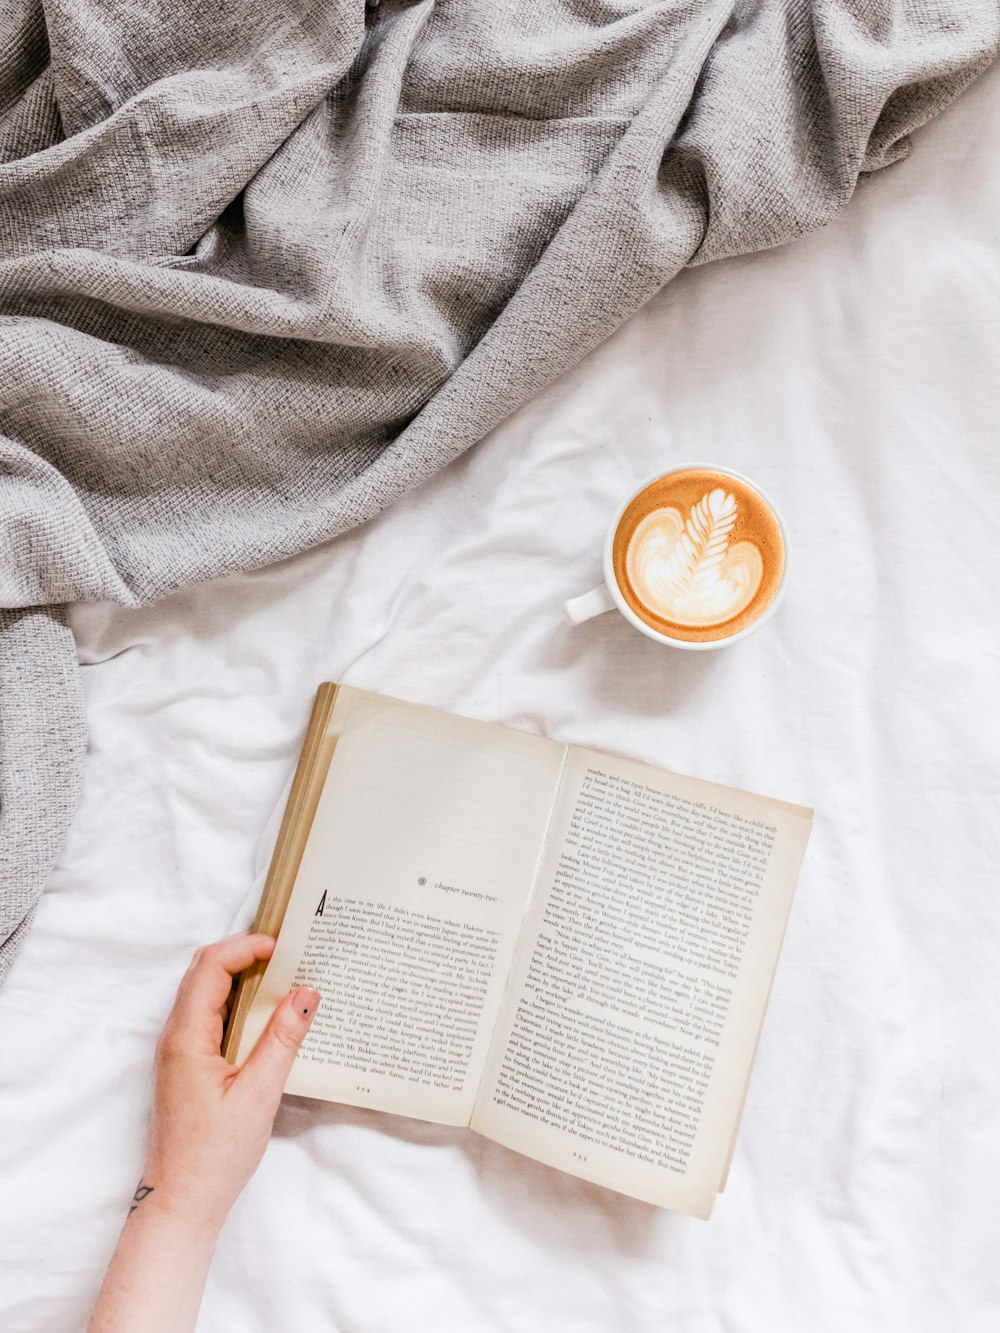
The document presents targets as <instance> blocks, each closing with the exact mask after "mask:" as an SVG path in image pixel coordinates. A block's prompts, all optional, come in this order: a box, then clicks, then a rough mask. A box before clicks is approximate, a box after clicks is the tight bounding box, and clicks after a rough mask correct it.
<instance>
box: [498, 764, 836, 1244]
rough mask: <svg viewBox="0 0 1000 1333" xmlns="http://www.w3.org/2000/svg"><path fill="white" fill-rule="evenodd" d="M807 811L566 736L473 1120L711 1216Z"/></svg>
mask: <svg viewBox="0 0 1000 1333" xmlns="http://www.w3.org/2000/svg"><path fill="white" fill-rule="evenodd" d="M810 827H811V812H810V811H808V810H804V809H802V808H801V807H795V806H789V805H787V804H785V803H783V802H771V801H768V800H767V798H764V797H755V796H752V795H750V794H749V793H740V792H735V791H733V790H732V789H730V788H725V787H720V786H716V785H714V784H712V783H707V782H700V781H698V780H696V779H693V778H683V777H680V776H677V775H675V774H671V773H664V772H662V771H660V770H658V769H654V768H650V767H648V766H646V765H642V764H635V763H630V762H628V761H627V760H622V759H616V758H612V757H611V756H609V755H603V754H599V753H596V752H594V751H588V750H573V751H571V753H570V757H569V759H568V761H567V764H566V767H565V770H564V778H563V785H562V789H561V792H560V797H559V800H558V802H557V805H556V812H555V815H554V818H553V823H552V828H551V831H550V836H549V840H548V844H547V849H546V854H545V858H544V861H543V864H542V866H541V868H540V873H539V879H538V883H537V887H536V890H535V895H534V899H533V902H532V906H531V910H530V913H529V917H528V919H527V921H526V922H525V925H524V929H523V931H522V936H521V940H520V942H519V944H518V949H517V953H516V955H515V959H514V963H513V966H512V972H511V978H510V983H509V986H508V994H507V997H506V998H505V1002H504V1006H503V1009H502V1011H501V1014H500V1017H499V1020H498V1023H497V1031H496V1033H495V1036H494V1042H493V1045H492V1047H491V1050H490V1053H489V1056H488V1058H487V1064H486V1072H485V1074H484V1079H483V1085H482V1088H481V1089H480V1094H479V1098H478V1099H477V1102H476V1109H475V1113H474V1115H473V1120H472V1127H473V1128H474V1129H476V1130H478V1131H479V1132H480V1133H482V1134H485V1135H487V1136H488V1137H490V1138H492V1139H495V1140H496V1141H497V1142H500V1143H503V1144H506V1145H507V1146H508V1147H510V1148H514V1149H517V1150H518V1151H520V1152H523V1153H525V1154H527V1155H528V1156H531V1157H534V1158H537V1159H538V1160H540V1161H543V1162H547V1163H549V1164H550V1165H551V1166H556V1167H560V1168H561V1169H563V1170H565V1171H570V1172H572V1173H573V1174H575V1175H578V1176H582V1177H584V1178H585V1179H587V1180H592V1181H594V1182H595V1183H597V1184H600V1185H607V1186H609V1187H610V1188H612V1189H617V1190H620V1191H622V1192H623V1193H626V1194H631V1195H634V1196H635V1197H637V1198H640V1199H645V1200H647V1201H648V1202H650V1203H656V1204H660V1205H661V1206H663V1207H668V1208H673V1209H676V1210H678V1211H681V1212H686V1213H690V1214H692V1215H693V1216H696V1217H708V1215H709V1213H710V1211H711V1207H712V1203H713V1201H714V1198H715V1195H716V1193H717V1191H718V1189H719V1188H720V1186H721V1184H722V1183H723V1178H724V1173H725V1168H726V1162H727V1158H728V1154H729V1150H730V1147H731V1144H732V1139H733V1135H734V1133H735V1130H736V1125H737V1122H738V1119H739V1113H740V1109H741V1103H742V1100H743V1096H744V1092H745V1090H746V1086H747V1080H748V1078H749V1072H750V1064H751V1061H752V1059H753V1053H754V1048H755V1045H756V1041H757V1037H758V1035H759V1031H760V1026H761V1022H762V1017H763V1011H764V1008H765V1006H766V1003H767V997H768V993H769V989H770V985H771V979H772V976H773V973H774V968H775V965H776V963H777V957H778V952H779V950H780V947H781V941H782V937H783V934H784V929H785V923H786V921H787V918H788V912H789V909H790V906H791V900H792V894H793V892H794V888H795V881H796V878H797V875H798V871H799V866H800V864H801V861H802V857H803V855H804V852H805V845H806V841H807V839H808V836H809V830H810Z"/></svg>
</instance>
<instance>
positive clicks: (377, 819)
mask: <svg viewBox="0 0 1000 1333" xmlns="http://www.w3.org/2000/svg"><path fill="white" fill-rule="evenodd" d="M329 725H330V727H331V728H334V729H337V730H338V731H339V738H338V741H337V745H336V748H335V750H334V752H333V757H332V760H331V762H330V768H329V771H328V774H327V778H326V783H325V786H324V789H323V794H322V796H321V798H320V802H319V806H318V808H317V811H316V815H315V817H314V819H313V824H312V831H311V833H310V836H309V841H308V843H307V845H306V848H305V852H304V853H303V856H302V862H301V865H300V867H299V871H298V876H297V878H296V882H295V888H294V890H293V892H292V898H291V901H290V903H289V906H288V909H287V911H286V913H285V919H284V922H283V923H282V927H281V934H280V936H279V939H278V944H277V947H276V949H275V952H274V955H273V957H272V958H271V961H270V963H269V964H268V967H267V970H266V972H265V973H264V977H263V979H262V981H261V983H260V988H259V990H258V992H257V995H256V997H255V999H254V1002H253V1005H252V1007H251V1009H250V1012H249V1014H248V1016H247V1019H246V1024H245V1027H244V1030H243V1034H242V1040H241V1042H240V1046H239V1051H238V1053H237V1063H239V1062H240V1061H242V1060H243V1059H244V1058H245V1057H246V1053H247V1051H248V1050H249V1049H250V1047H251V1046H252V1044H253V1042H254V1041H255V1040H256V1039H257V1036H258V1035H259V1033H260V1032H261V1030H262V1028H263V1026H264V1023H265V1022H266V1020H267V1017H268V1015H269V1014H270V1012H271V1010H272V1009H273V1007H274V1005H275V1004H276V1003H277V1002H278V1000H280V998H281V997H282V996H283V995H284V994H286V993H287V992H288V990H289V988H290V987H292V986H293V985H298V984H310V985H315V986H316V987H317V988H318V989H319V990H320V992H321V993H322V995H323V1000H322V1003H321V1005H320V1009H319V1013H318V1014H317V1017H316V1019H315V1021H314V1023H313V1027H312V1030H311V1031H310V1033H309V1036H308V1037H307V1038H306V1041H305V1043H304V1044H303V1047H302V1050H301V1051H300V1053H299V1056H298V1058H297V1060H296V1062H295V1066H294V1068H293V1071H292V1075H291V1078H290V1079H289V1081H288V1084H287V1085H286V1091H287V1092H292V1093H299V1094H302V1095H305V1096H311V1097H321V1098H325V1099H327V1100H331V1101H339V1102H347V1103H350V1104H351V1105H354V1106H370V1107H373V1108H375V1109H378V1110H383V1111H393V1112H396V1113H398V1114H402V1115H409V1116H417V1117H420V1118H422V1119H424V1120H433V1121H437V1122H439V1123H443V1124H468V1121H469V1117H470V1115H471V1113H472V1106H473V1102H474V1100H475V1093H476V1088H477V1086H478V1082H479V1078H480V1076H481V1073H482V1066H483V1060H484V1057H485V1053H486V1049H487V1046H488V1044H489V1039H490V1035H491V1032H492V1029H493V1026H494V1023H495V1020H496V1015H497V1011H498V1008H499V1004H500V1000H501V996H502V992H503V987H504V982H505V980H506V977H507V973H508V971H509V968H510V960H511V956H512V953H513V949H514V945H515V943H516V939H517V934H518V930H519V927H520V924H521V920H522V917H523V914H524V910H525V905H526V902H527V899H528V895H529V893H530V890H531V885H532V882H533V879H534V876H535V872H536V870H537V866H538V861H539V857H540V854H541V850H542V846H543V843H544V838H545V831H546V827H547V825H548V822H549V818H550V815H551V813H552V809H553V804H554V801H555V797H556V793H557V791H558V787H559V775H560V772H561V769H562V764H563V761H564V757H565V753H566V751H565V747H564V746H561V745H557V744H555V743H554V742H552V741H548V740H545V739H543V738H541V737H538V736H530V735H526V734H524V733H522V732H518V731H512V730H510V729H508V728H505V727H498V726H495V725H493V724H491V723H485V722H476V721H472V720H470V719H467V718H461V717H455V716H453V715H451V714H448V713H443V712H439V711H438V710H436V709H431V708H424V707H420V706H418V705H415V704H406V703H403V702H401V701H399V700H395V699H388V698H383V697H381V696H379V695H375V694H369V693H367V692H365V691H362V690H355V689H351V688H349V687H346V686H341V687H340V691H339V693H338V696H337V701H336V704H335V707H334V711H333V715H332V717H331V720H330V724H329Z"/></svg>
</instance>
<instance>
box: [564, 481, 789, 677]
mask: <svg viewBox="0 0 1000 1333" xmlns="http://www.w3.org/2000/svg"><path fill="white" fill-rule="evenodd" d="M693 468H698V469H702V468H703V469H704V470H705V471H707V472H719V473H721V474H722V475H723V476H726V477H735V478H736V480H737V481H742V482H743V483H744V484H745V485H746V486H749V487H751V489H753V490H755V491H756V492H757V494H758V495H759V496H760V497H761V499H762V500H763V501H764V502H765V504H767V505H768V507H769V508H770V510H771V512H772V513H773V514H774V517H775V518H776V519H777V522H778V527H779V528H780V529H781V539H782V542H783V544H784V548H785V563H784V568H783V569H782V572H781V582H780V583H779V584H778V588H777V591H776V592H775V594H774V596H773V597H772V598H771V601H770V604H769V605H768V607H767V608H766V610H764V611H762V612H761V614H760V615H759V616H758V617H757V619H756V620H754V621H753V622H752V623H751V624H749V625H747V626H746V628H745V629H741V630H739V631H738V633H736V634H730V635H729V636H728V637H727V638H722V639H702V640H695V641H691V640H688V639H672V638H671V637H670V635H669V634H661V633H660V631H659V630H656V629H653V627H652V625H647V624H646V622H645V621H644V620H641V619H640V618H639V617H638V616H637V615H636V613H635V612H634V611H633V610H632V608H631V607H630V606H629V604H628V602H626V600H625V598H624V596H623V595H622V591H621V589H620V588H619V586H618V580H617V579H616V578H615V568H614V561H613V559H612V552H613V550H614V543H615V533H616V532H617V531H618V524H619V523H620V522H621V521H622V518H623V517H624V514H625V510H626V509H627V508H628V507H629V505H630V504H631V503H632V501H633V500H634V499H635V498H636V496H637V495H641V494H642V492H643V491H644V490H645V489H646V487H647V486H651V485H652V484H653V482H654V481H662V480H663V478H664V477H670V476H672V475H673V474H674V473H675V472H690V471H691V470H692V469H693ZM787 582H788V529H787V528H786V527H785V524H784V522H783V520H782V517H781V514H780V513H779V512H778V507H777V505H776V504H775V503H774V501H773V500H772V499H771V497H770V496H769V495H768V494H767V493H766V491H763V490H762V489H761V488H760V486H758V485H757V483H756V482H755V481H751V480H750V478H749V477H745V476H744V475H743V473H742V472H734V471H733V469H732V468H729V467H719V466H718V465H717V464H716V463H683V464H680V465H679V466H677V467H671V468H667V470H666V471H665V472H654V473H653V475H652V476H650V477H647V478H646V480H645V481H644V482H643V483H642V484H641V485H640V486H637V487H636V488H635V490H634V491H632V492H631V494H630V495H629V496H628V498H627V499H626V500H625V501H624V503H623V504H621V505H620V506H619V508H618V512H617V513H616V514H615V516H614V518H613V519H612V520H611V526H610V527H609V528H608V535H607V537H605V539H604V583H603V584H602V585H601V586H600V587H599V588H595V589H594V590H593V592H585V593H584V594H583V596H582V597H573V598H571V599H570V601H568V602H563V612H564V613H565V615H566V619H567V620H568V621H569V622H570V624H572V625H580V624H582V623H583V622H584V621H585V620H590V619H591V617H593V616H599V615H601V614H602V613H603V612H604V611H620V612H621V613H622V615H623V616H624V617H625V619H626V620H627V621H629V623H630V624H632V625H634V626H635V627H636V629H638V630H641V631H642V632H643V634H645V635H646V637H647V638H649V639H655V640H656V642H657V643H665V644H669V646H670V647H671V648H687V649H690V650H691V651H693V652H706V651H707V650H708V649H710V648H728V647H729V645H730V644H731V643H739V641H740V639H745V638H746V637H747V635H748V634H752V633H753V632H754V630H757V629H760V627H761V625H763V624H764V622H765V621H766V620H770V618H771V616H773V615H774V613H775V611H777V609H778V603H779V602H780V601H781V599H782V597H783V595H784V592H785V584H786V583H787Z"/></svg>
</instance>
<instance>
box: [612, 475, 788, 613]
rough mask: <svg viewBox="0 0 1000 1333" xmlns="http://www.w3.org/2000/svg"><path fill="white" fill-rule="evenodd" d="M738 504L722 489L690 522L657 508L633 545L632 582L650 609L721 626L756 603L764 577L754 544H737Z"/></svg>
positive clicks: (702, 503)
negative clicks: (733, 532)
mask: <svg viewBox="0 0 1000 1333" xmlns="http://www.w3.org/2000/svg"><path fill="white" fill-rule="evenodd" d="M737 509H738V504H737V501H736V497H735V496H734V495H732V494H731V493H730V492H728V491H726V490H723V489H722V488H721V487H717V488H716V489H715V490H711V491H708V492H706V494H705V495H703V496H702V497H701V499H700V500H699V501H698V503H697V504H696V505H694V506H693V507H692V509H691V511H690V513H689V515H688V517H687V519H686V520H685V518H684V516H683V514H682V513H681V511H680V510H679V509H675V508H674V507H673V506H667V507H666V508H664V509H654V510H653V512H652V513H650V514H647V515H646V517H645V518H644V519H643V520H642V522H641V523H640V524H639V525H638V527H637V528H636V530H635V533H634V535H633V537H632V540H631V541H630V542H629V545H628V553H627V556H626V564H627V568H628V576H629V582H630V583H631V585H632V588H633V590H634V592H635V594H636V596H637V597H638V598H639V600H640V601H641V602H642V603H643V604H644V605H645V606H646V607H648V609H649V610H650V611H653V612H655V613H656V614H658V615H661V616H663V617H665V618H666V619H668V620H671V621H674V622H675V623H676V624H678V625H689V626H693V627H694V626H696V627H704V626H707V625H720V624H722V623H724V622H725V621H727V620H731V619H732V618H733V616H737V615H739V613H740V612H741V611H743V610H744V609H745V608H746V607H747V606H749V604H750V602H751V601H752V600H753V597H754V595H755V593H756V592H757V589H758V588H759V587H760V583H761V579H762V577H763V574H764V562H763V560H762V558H761V554H760V551H759V550H758V549H757V547H756V546H755V545H754V543H753V542H751V541H741V542H732V541H731V534H732V531H733V528H734V527H735V525H736V515H737Z"/></svg>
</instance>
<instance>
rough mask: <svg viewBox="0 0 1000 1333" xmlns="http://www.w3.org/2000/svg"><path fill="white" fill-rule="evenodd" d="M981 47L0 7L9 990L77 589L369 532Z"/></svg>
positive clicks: (645, 15)
mask: <svg viewBox="0 0 1000 1333" xmlns="http://www.w3.org/2000/svg"><path fill="white" fill-rule="evenodd" d="M998 45H1000V18H998V12H997V6H996V4H995V3H992V0H881V3H879V2H878V0H736V2H735V3H734V0H664V2H663V3H647V2H645V0H420V2H419V3H388V2H387V0H386V2H384V3H382V4H380V5H379V4H375V5H369V6H368V7H367V8H366V7H365V5H364V3H363V0H321V2H319V3H317V0H283V3H277V0H243V3H239V2H238V0H234V2H233V3H218V4H209V5H204V4H202V3H194V0H172V2H171V4H169V5H155V6H148V7H143V6H138V5H135V4H134V3H132V2H131V0H128V2H126V0H45V3H44V8H43V4H42V0H0V61H2V62H3V63H2V68H0V608H3V609H0V941H2V943H0V976H2V975H3V974H4V973H5V972H6V970H7V968H8V967H9V965H10V961H11V959H12V957H13V954H14V951H15V950H16V947H17V944H18V941H19V940H20V938H22V936H23V934H24V931H25V930H26V929H27V926H28V924H29V922H30V919H31V914H32V911H33V909H34V905H35V903H36V901H37V898H38V895H39V894H40V892H41V890H42V887H43V885H44V883H45V880H46V877H47V876H48V874H49V872H50V871H51V869H52V866H53V864H54V862H55V859H56V857H57V856H58V854H59V851H60V848H61V846H62V843H63V840H64V838H65V835H66V832H67V828H68V825H69V821H70V819H71V817H72V815H73V811H74V807H75V804H76V800H77V793H78V789H79V785H80V781H81V773H82V768H83V757H84V752H85V748H86V729H85V720H84V710H83V707H82V703H81V696H80V687H79V681H78V674H77V664H76V656H75V652H74V644H73V640H72V636H71V634H70V632H69V630H68V629H67V627H66V624H65V620H64V617H63V614H62V611H61V608H62V607H63V606H65V604H66V603H68V602H72V601H78V600H95V599H112V600H114V601H117V602H121V603H124V604H125V605H127V606H139V605H141V604H143V603H147V602H150V601H153V600H154V599H156V598H158V597H162V596H163V595H164V594H166V593H169V592H172V591H174V590H175V589H177V588H181V587H183V586H184V585H185V584H188V583H191V582H194V581H196V580H200V579H209V578H213V577H216V576H218V575H223V574H229V573H232V572H234V571H237V570H248V569H253V568H256V567H259V566H261V565H265V564H268V563H269V562H272V561H275V560H280V559H282V558H283V557H286V556H290V555H293V554H294V553H296V552H299V551H302V550H304V549H305V548H307V547H310V546H313V545H315V544H317V543H319V542H323V541H325V540H327V539H328V538H330V537H333V536H334V535H336V534H337V533H340V532H343V531H344V530H345V529H346V528H349V527H351V526H352V525H354V524H357V523H360V522H362V521H363V520H365V519H367V518H369V517H370V516H371V515H373V514H374V513H376V512H377V511H378V510H379V509H381V508H382V507H383V506H385V505H387V504H389V503H390V502H391V501H392V500H393V499H394V498H395V497H396V496H398V495H400V494H401V493H402V492H403V491H405V490H406V489H407V488H409V487H411V486H414V485H416V484H417V483H418V482H421V481H423V480H424V479H425V478H427V477H429V476H430V475H431V474H432V473H433V472H435V471H436V470H437V469H438V468H440V467H442V466H443V465H444V464H445V463H447V462H448V461H449V460H450V459H452V458H454V457H455V456H456V454H458V453H460V452H461V451H462V450H464V449H466V448H468V447H469V446H470V445H471V444H473V443H474V442H475V441H476V440H478V439H479V438H480V437H481V436H482V435H483V434H484V433H485V432H487V431H488V430H489V429H490V428H491V427H492V426H494V425H496V424H497V422H499V421H500V420H501V419H502V418H503V417H504V416H506V415H507V414H508V413H510V412H511V411H512V410H513V409H514V408H515V407H517V406H518V405H519V404H521V403H523V402H524V401H525V400H526V399H528V398H529V397H530V396H531V395H532V394H534V393H536V392H537V391H538V390H539V389H540V388H541V387H542V386H544V385H545V384H547V383H548V382H550V381H551V380H552V379H554V378H555V377H556V376H557V375H559V374H560V373H561V372H562V371H564V370H565V369H566V368H567V367H568V366H570V365H572V364H573V363H574V362H575V361H577V360H579V359H580V358H581V357H582V356H584V355H585V354H586V353H587V352H588V351H590V350H591V349H592V348H593V347H595V346H596V345H597V343H598V342H600V341H601V340H602V339H603V338H605V337H607V335H608V334H609V333H611V331H612V330H613V329H614V328H615V327H616V326H617V325H619V324H620V323H621V322H622V321H623V320H625V319H626V318H627V317H628V316H629V315H630V314H632V313H633V312H634V311H635V310H636V309H638V307H639V306H641V305H642V304H643V302H645V301H646V300H647V299H648V298H649V297H650V296H652V295H653V293H654V292H656V291H657V289H658V288H660V287H661V286H662V285H663V284H664V283H666V282H669V280H670V279H671V278H672V277H673V276H674V275H675V274H676V273H677V272H678V270H679V269H681V268H682V267H683V266H684V265H687V264H694V263H704V262H706V261H708V260H712V259H717V258H720V257H722V256H726V255H733V254H738V253H745V252H749V251H753V250H758V249H761V248H763V247H766V246H773V245H777V244H780V243H782V242H785V241H788V240H791V239H792V238H793V237H795V236H798V235H800V234H801V233H803V232H806V231H809V230H811V229H813V228H816V227H819V226H821V225H822V224H823V223H825V222H826V221H827V220H828V219H829V218H831V217H832V216H833V215H834V214H835V213H836V212H837V211H838V209H840V208H841V207H842V206H843V205H844V203H845V202H846V201H847V200H848V198H849V197H850V195H851V193H852V191H853V190H854V188H855V186H856V185H857V182H858V179H859V177H860V176H861V175H862V174H863V173H865V172H871V171H874V170H876V169H878V168H881V167H883V166H885V165H887V164H889V163H891V162H894V161H895V160H896V159H898V158H899V157H900V156H902V155H903V154H904V153H905V151H906V149H907V136H908V135H909V133H910V132H911V131H912V130H913V129H914V128H915V127H917V126H918V125H920V124H921V123H922V122H923V121H925V120H926V119H927V118H928V117H930V116H932V115H934V114H935V113H936V112H937V111H939V110H940V109H941V108H942V107H943V106H945V105H946V103H947V102H949V101H950V100H951V99H952V98H953V97H954V96H955V95H956V94H957V93H959V92H960V91H961V90H962V88H964V87H965V86H966V84H968V83H969V82H970V80H972V79H973V78H975V76H976V75H977V74H978V73H980V72H981V71H982V70H983V69H984V68H985V67H986V66H987V65H988V64H989V63H990V61H992V60H993V59H994V58H995V57H996V55H997V52H998ZM723 372H724V367H723Z"/></svg>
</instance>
